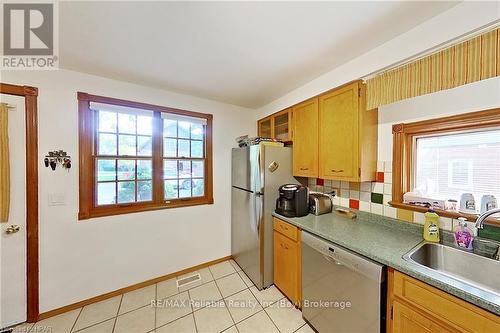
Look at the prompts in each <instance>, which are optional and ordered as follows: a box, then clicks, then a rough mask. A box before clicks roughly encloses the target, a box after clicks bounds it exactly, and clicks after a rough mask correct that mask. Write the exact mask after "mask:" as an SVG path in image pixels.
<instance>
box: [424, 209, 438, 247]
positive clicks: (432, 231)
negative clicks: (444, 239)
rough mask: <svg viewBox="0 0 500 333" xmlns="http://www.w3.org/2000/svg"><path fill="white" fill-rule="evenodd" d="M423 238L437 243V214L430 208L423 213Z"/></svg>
mask: <svg viewBox="0 0 500 333" xmlns="http://www.w3.org/2000/svg"><path fill="white" fill-rule="evenodd" d="M424 239H425V240H426V241H428V242H435V243H439V215H438V214H436V212H435V211H433V210H432V209H429V210H428V211H427V213H425V224H424Z"/></svg>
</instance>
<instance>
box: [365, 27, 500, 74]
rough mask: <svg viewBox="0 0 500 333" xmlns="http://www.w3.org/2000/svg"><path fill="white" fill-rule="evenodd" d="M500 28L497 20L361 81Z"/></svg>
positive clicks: (387, 67)
mask: <svg viewBox="0 0 500 333" xmlns="http://www.w3.org/2000/svg"><path fill="white" fill-rule="evenodd" d="M498 27H500V20H495V21H493V22H491V23H489V24H486V25H483V26H482V27H479V28H477V29H474V30H472V31H469V32H467V33H465V34H463V35H460V36H458V37H456V38H453V39H450V40H448V41H446V42H443V43H441V44H438V45H436V46H434V47H431V48H429V49H427V50H424V51H422V52H419V53H417V54H415V55H413V56H411V57H408V58H405V59H403V60H401V61H398V62H396V63H394V64H392V65H389V66H386V67H384V68H382V69H379V70H377V71H374V72H371V73H370V74H367V75H365V76H363V77H362V78H361V79H362V80H363V81H366V80H369V79H371V78H373V77H375V76H377V75H380V74H383V73H385V72H388V71H390V70H393V69H396V68H398V67H402V66H404V65H407V64H409V63H411V62H414V61H417V60H420V59H422V58H425V57H428V56H430V55H432V54H435V53H438V52H441V51H442V50H444V49H446V48H448V47H450V46H452V45H454V44H459V43H461V42H464V41H466V40H469V39H472V38H475V37H477V36H479V35H482V34H483V33H485V32H488V31H491V30H494V29H496V28H498Z"/></svg>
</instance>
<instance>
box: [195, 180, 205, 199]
mask: <svg viewBox="0 0 500 333" xmlns="http://www.w3.org/2000/svg"><path fill="white" fill-rule="evenodd" d="M193 181H194V183H193V197H202V196H203V195H205V182H204V180H203V179H194V180H193Z"/></svg>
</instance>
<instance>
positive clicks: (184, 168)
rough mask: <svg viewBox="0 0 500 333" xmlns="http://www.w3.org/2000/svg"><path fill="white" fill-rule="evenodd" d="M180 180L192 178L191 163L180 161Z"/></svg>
mask: <svg viewBox="0 0 500 333" xmlns="http://www.w3.org/2000/svg"><path fill="white" fill-rule="evenodd" d="M179 178H191V161H179Z"/></svg>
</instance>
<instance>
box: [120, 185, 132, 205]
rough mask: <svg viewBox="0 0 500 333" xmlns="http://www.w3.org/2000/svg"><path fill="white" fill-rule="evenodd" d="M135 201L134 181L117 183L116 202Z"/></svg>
mask: <svg viewBox="0 0 500 333" xmlns="http://www.w3.org/2000/svg"><path fill="white" fill-rule="evenodd" d="M134 201H135V182H120V183H118V203H127V202H134Z"/></svg>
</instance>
